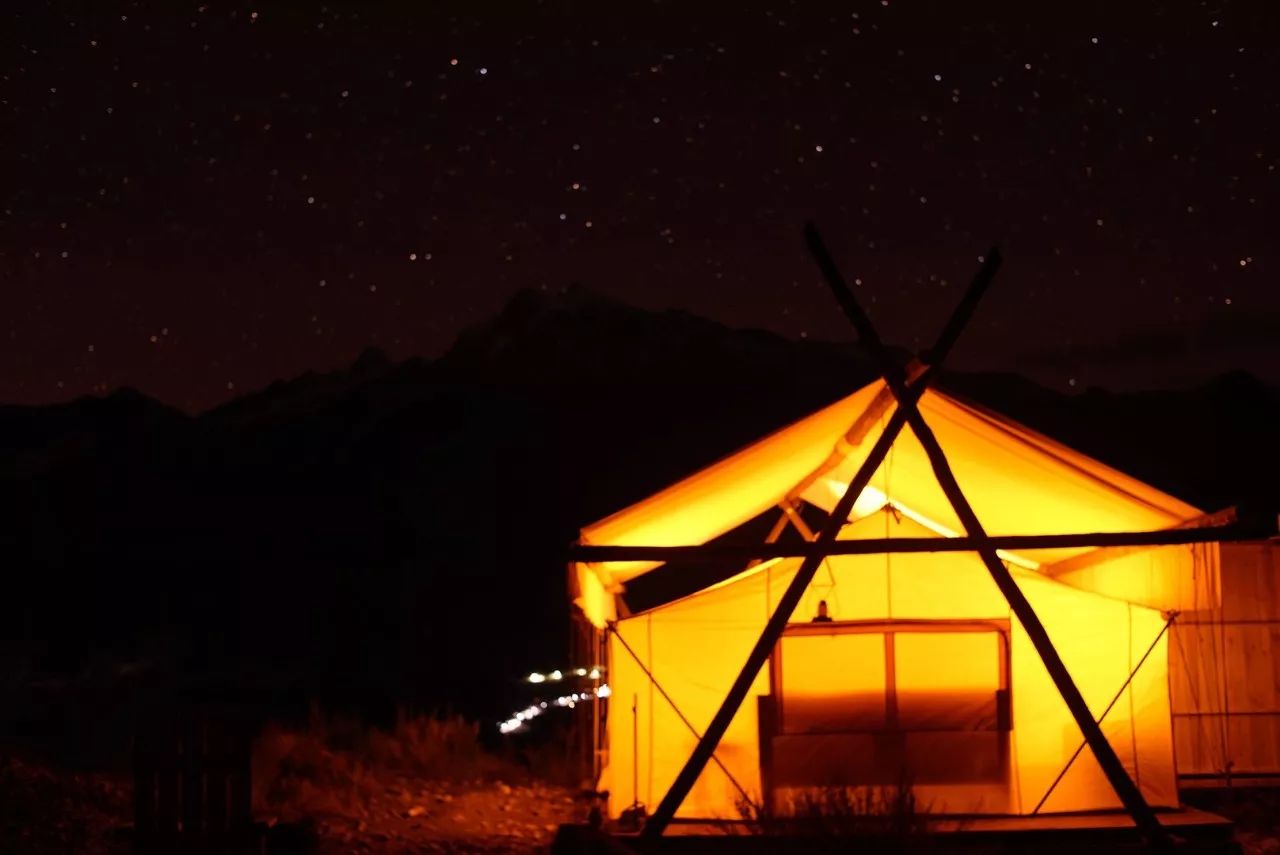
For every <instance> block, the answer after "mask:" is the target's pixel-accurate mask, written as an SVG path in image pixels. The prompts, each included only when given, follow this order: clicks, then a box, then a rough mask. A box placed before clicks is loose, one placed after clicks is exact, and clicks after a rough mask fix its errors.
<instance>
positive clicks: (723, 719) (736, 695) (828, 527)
mask: <svg viewBox="0 0 1280 855" xmlns="http://www.w3.org/2000/svg"><path fill="white" fill-rule="evenodd" d="M927 380H928V375H926V376H925V377H924V378H921V381H920V383H919V384H918V385H917V386H915V387H913V388H912V389H911V390H910V391H909V392H908V393H907V395H908V396H909V398H908V399H909V400H912V401H913V402H914V400H915V399H914V398H913V397H910V396H912V395H919V394H921V393H922V392H923V391H924V388H925V385H926V383H927ZM905 423H906V416H905V412H904V410H903V408H902V406H901V405H899V407H898V409H897V410H895V411H894V414H893V416H892V417H891V418H890V419H889V424H888V425H886V427H885V429H884V432H883V433H881V434H880V438H879V439H878V440H877V441H876V444H875V445H874V446H873V447H872V449H871V453H870V454H869V455H868V456H867V459H866V460H864V461H863V463H862V466H861V467H859V469H858V473H857V474H856V475H855V476H854V478H853V480H852V481H850V482H849V487H848V489H846V490H845V492H844V495H843V496H841V497H840V500H839V501H838V502H836V507H835V510H834V511H833V512H832V514H831V516H830V517H828V518H827V522H826V524H825V525H824V526H823V527H822V530H821V531H820V532H818V537H817V540H816V541H815V543H818V544H826V543H830V542H831V541H834V540H835V537H836V535H837V534H838V533H839V532H840V529H841V528H842V527H843V525H844V521H845V520H847V519H848V518H849V513H850V512H851V511H852V510H853V503H854V502H855V501H857V498H858V496H859V495H860V494H861V493H862V490H863V489H864V488H865V487H866V486H867V483H868V482H870V481H871V476H872V475H874V474H875V471H876V469H878V468H879V467H880V463H881V461H883V460H884V457H885V455H886V454H888V452H889V448H890V447H891V446H892V445H893V441H894V439H896V438H897V436H898V434H899V433H901V431H902V427H903V425H904V424H905ZM823 560H824V556H823V555H822V554H821V553H814V554H813V555H810V556H808V557H806V558H805V559H804V561H803V562H802V563H801V564H800V569H799V570H797V571H796V575H795V576H794V577H793V578H792V580H791V583H790V584H789V585H787V590H786V591H785V592H783V594H782V598H781V599H780V600H779V601H778V606H777V608H775V609H774V610H773V614H772V615H770V616H769V621H768V623H766V624H765V627H764V631H763V632H761V633H760V637H759V638H758V639H756V643H755V646H754V647H752V648H751V653H750V654H748V656H747V661H746V664H744V665H743V666H742V670H741V671H740V672H739V673H738V676H737V678H736V679H735V680H734V681H733V685H732V686H730V687H729V693H728V694H727V695H725V699H724V701H723V702H722V703H721V704H720V708H719V709H718V710H716V714H715V717H713V718H712V719H711V724H709V725H708V726H707V729H706V731H705V732H704V733H703V735H702V739H700V740H698V744H697V745H696V746H694V749H693V753H691V754H690V755H689V759H688V760H686V761H685V764H684V767H683V768H682V769H681V770H680V773H679V774H678V775H676V779H675V781H673V782H672V784H671V788H670V789H669V790H667V793H666V795H664V796H663V797H662V801H661V802H659V803H658V807H657V808H656V809H655V810H654V812H653V816H651V817H649V820H648V822H646V823H645V825H644V830H643V831H642V832H641V835H642V836H643V837H650V838H652V837H660V836H661V835H662V833H663V832H664V831H666V828H667V826H668V825H669V824H670V823H671V820H672V818H673V817H675V814H676V810H678V809H679V807H680V805H681V804H682V803H683V802H684V800H685V798H686V797H687V796H688V795H689V791H690V790H691V789H693V785H694V782H696V781H697V780H698V776H699V775H701V774H702V770H703V769H705V768H706V765H707V761H708V760H710V759H711V755H712V754H714V753H715V750H716V747H717V746H718V745H719V744H720V740H721V739H722V738H724V733H725V731H726V730H728V729H729V723H730V722H732V721H733V717H734V716H735V715H737V713H738V708H739V707H741V706H742V702H743V701H744V700H745V699H746V697H747V692H748V691H750V689H751V684H752V683H754V682H755V679H756V675H757V674H759V673H760V669H761V668H762V667H764V663H765V661H766V660H768V658H769V655H770V654H771V653H772V652H773V647H774V645H775V644H777V643H778V638H779V637H780V636H781V635H782V630H783V629H785V628H786V625H787V621H788V620H790V619H791V615H792V613H793V612H794V611H795V610H796V606H797V605H799V604H800V598H801V597H802V596H803V595H804V592H805V589H806V588H808V587H809V583H810V582H811V581H813V577H814V574H815V573H816V572H817V570H818V566H819V565H820V564H821V563H822V561H823Z"/></svg>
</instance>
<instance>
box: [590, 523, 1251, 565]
mask: <svg viewBox="0 0 1280 855" xmlns="http://www.w3.org/2000/svg"><path fill="white" fill-rule="evenodd" d="M1272 534H1274V533H1273V532H1260V531H1258V530H1257V529H1256V528H1254V527H1252V526H1249V527H1246V526H1240V525H1225V526H1205V527H1203V528H1171V529H1161V530H1159V531H1099V532H1093V533H1088V534H1006V535H991V536H988V537H987V539H986V542H987V543H989V544H990V545H991V546H992V547H993V548H995V549H1003V550H1006V551H1009V552H1020V551H1027V550H1032V549H1081V548H1099V547H1104V546H1176V545H1179V544H1188V543H1220V542H1229V541H1240V540H1257V539H1259V538H1265V537H1268V536H1271V535H1272ZM978 546H979V544H978V541H976V540H974V539H973V538H969V537H886V538H868V539H865V540H837V541H835V542H834V543H825V544H823V543H759V544H720V543H712V544H694V545H680V546H602V545H595V544H589V543H580V544H575V545H573V546H570V547H569V555H568V557H569V559H570V560H571V561H581V562H585V563H604V562H610V561H679V560H686V561H687V560H696V561H749V560H751V559H753V558H760V559H768V558H807V557H809V556H811V555H878V554H885V553H889V554H895V553H902V552H974V551H976V550H977V549H978Z"/></svg>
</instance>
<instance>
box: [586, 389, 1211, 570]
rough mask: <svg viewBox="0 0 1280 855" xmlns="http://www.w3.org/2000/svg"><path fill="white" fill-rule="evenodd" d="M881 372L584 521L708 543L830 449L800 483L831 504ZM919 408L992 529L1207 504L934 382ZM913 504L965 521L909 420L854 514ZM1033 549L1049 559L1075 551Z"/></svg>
mask: <svg viewBox="0 0 1280 855" xmlns="http://www.w3.org/2000/svg"><path fill="white" fill-rule="evenodd" d="M883 386H884V384H883V381H877V382H875V383H872V384H870V385H868V386H865V387H863V388H862V389H859V390H858V391H856V392H854V393H853V394H852V395H849V396H848V397H846V398H843V399H841V400H839V401H836V402H835V403H833V404H831V405H830V406H828V407H825V408H824V409H822V410H819V411H818V412H816V413H814V414H813V415H810V416H808V417H806V418H803V419H801V420H799V421H797V422H795V423H793V424H791V425H789V426H787V427H785V428H782V429H781V430H778V431H776V432H775V433H773V434H771V435H769V436H767V437H764V438H763V439H761V440H759V441H757V442H755V443H753V444H751V445H749V446H747V447H746V448H743V449H741V450H740V451H738V452H736V453H734V454H732V455H730V456H728V457H726V458H723V459H722V460H720V461H718V462H716V463H714V464H712V465H711V466H708V467H707V468H705V469H703V470H701V471H699V472H697V473H695V474H693V475H690V476H689V477H687V478H685V479H683V480H681V481H679V482H677V483H676V484H673V485H672V486H670V487H668V488H667V489H665V490H663V491H661V492H659V493H657V494H655V495H653V496H651V497H649V498H647V499H644V500H642V501H640V502H637V503H636V504H634V505H632V506H631V507H629V508H626V509H624V510H622V511H619V512H618V513H615V514H613V515H612V516H609V517H607V518H606V519H604V520H601V521H600V522H597V523H595V524H593V525H591V526H588V527H587V528H585V529H583V531H582V535H581V542H582V543H586V544H596V545H651V546H670V545H682V544H701V543H705V542H707V541H708V540H711V539H712V538H715V537H717V536H719V535H721V534H723V533H725V532H727V531H729V530H731V529H733V528H735V527H737V526H739V525H741V524H742V523H744V522H746V521H748V520H750V519H752V518H754V517H756V516H758V515H759V514H761V513H763V512H765V511H766V510H768V509H769V508H770V507H773V506H775V505H777V504H778V503H779V502H781V501H782V500H783V499H784V498H785V497H787V496H788V494H789V493H791V492H792V491H793V489H794V488H796V487H797V486H798V485H801V484H802V482H803V481H804V480H805V479H806V478H807V477H808V476H809V475H810V474H811V473H813V472H814V471H815V470H816V469H818V468H819V467H820V466H821V465H822V464H823V463H824V461H827V460H828V459H829V458H830V457H831V455H832V453H833V451H835V452H840V453H842V455H843V462H841V463H840V464H839V465H838V466H836V467H834V468H833V469H831V470H830V471H827V472H825V473H824V474H823V475H822V477H820V478H818V479H817V480H816V481H814V482H813V483H812V484H810V485H809V486H808V487H807V489H805V490H803V492H801V493H800V496H801V497H802V498H804V499H805V500H806V501H808V502H811V503H812V504H814V505H817V506H818V507H820V508H822V509H823V510H827V511H830V510H831V509H832V508H833V507H834V505H835V503H836V501H837V499H838V498H839V495H840V494H841V493H842V492H843V490H844V488H845V486H846V485H847V484H848V482H849V480H850V479H851V478H852V477H853V474H854V473H855V472H856V470H857V468H858V466H859V465H860V464H861V462H862V460H863V459H865V457H866V455H867V453H868V451H870V449H871V446H872V445H873V444H874V443H875V441H876V439H877V438H878V437H879V435H880V432H881V430H882V428H883V425H884V423H885V421H887V418H888V412H886V413H885V414H884V415H883V416H882V417H881V418H880V419H879V420H878V422H877V423H876V424H875V426H874V427H873V428H872V429H871V430H869V431H868V432H867V434H866V435H865V436H864V437H863V438H862V439H861V441H860V442H858V444H857V445H854V446H850V445H849V444H848V443H847V442H845V434H846V432H847V431H848V430H849V428H850V426H851V425H853V423H854V422H855V420H856V419H857V418H858V417H859V416H860V415H861V414H862V413H863V412H864V411H865V410H867V408H868V406H869V405H870V404H871V403H872V401H873V400H874V399H875V398H876V396H877V394H878V393H880V391H881V390H882V388H883ZM920 412H921V413H922V415H923V416H924V418H925V420H926V421H927V422H928V423H929V426H930V427H931V428H932V429H933V431H934V433H935V434H937V437H938V441H939V443H940V444H941V446H942V449H943V451H944V452H945V453H946V454H947V458H948V460H949V461H950V462H951V466H952V469H953V470H954V472H955V476H956V479H957V480H958V481H959V483H960V486H961V488H962V489H963V490H964V491H965V495H966V496H967V497H968V499H969V501H970V503H971V504H972V505H973V508H974V510H975V511H976V513H977V515H978V518H979V519H980V520H982V523H983V525H984V527H985V528H986V529H987V531H988V532H989V533H991V534H1067V533H1072V532H1100V531H1145V530H1156V529H1162V528H1169V527H1171V526H1175V525H1177V524H1179V523H1181V522H1184V521H1186V520H1189V519H1192V518H1194V517H1197V516H1200V515H1201V514H1202V512H1201V511H1200V510H1199V509H1198V508H1195V507H1192V506H1191V505H1188V504H1186V503H1185V502H1181V501H1179V500H1178V499H1175V498H1174V497H1172V496H1169V495H1168V494H1166V493H1163V492H1161V491H1159V490H1156V489H1155V488H1153V487H1150V486H1148V485H1146V484H1143V483H1142V482H1140V481H1138V480H1136V479H1134V478H1131V477H1129V476H1127V475H1125V474H1123V473H1122V472H1119V471H1117V470H1115V469H1112V468H1111V467H1109V466H1106V465H1104V464H1102V463H1100V462H1098V461H1096V460H1093V459H1092V458H1089V457H1087V456H1085V455H1083V454H1080V453H1079V452H1076V451H1074V450H1072V449H1070V448H1067V447H1066V446H1064V445H1062V444H1060V443H1057V442H1054V441H1053V440H1051V439H1049V438H1048V437H1045V436H1043V435H1041V434H1038V433H1036V432H1034V431H1032V430H1030V429H1028V428H1026V427H1024V426H1022V425H1019V424H1017V423H1016V422H1013V421H1012V420H1010V419H1007V418H1005V417H1003V416H1000V415H997V414H995V413H992V412H990V411H987V410H984V409H982V408H979V407H976V406H974V405H972V404H967V403H962V402H961V401H958V400H956V399H955V398H952V397H951V396H949V395H946V394H944V393H942V392H938V391H935V390H933V389H930V390H928V391H926V392H925V394H924V395H923V396H922V398H921V400H920ZM886 498H887V500H888V501H889V502H892V503H893V504H895V505H897V506H899V507H901V508H903V509H909V510H910V511H911V512H913V514H914V516H915V517H916V518H917V519H918V520H923V521H926V522H927V523H928V524H929V527H930V528H932V529H933V530H935V531H938V532H940V533H943V532H948V531H949V532H958V531H960V530H961V528H962V527H961V525H960V523H959V521H958V520H957V519H956V516H955V513H954V512H953V511H952V510H951V507H950V503H949V502H948V501H947V499H946V497H945V496H944V495H943V493H942V490H941V488H940V487H939V486H938V484H937V481H936V479H935V478H934V475H933V470H932V468H931V467H930V465H929V462H928V459H927V457H926V456H925V453H924V449H923V448H922V447H921V446H920V443H919V442H918V440H917V439H916V437H915V436H914V434H912V433H911V431H910V430H909V429H904V431H903V432H902V434H901V435H900V436H899V437H898V439H897V441H896V442H895V443H894V446H893V449H892V450H891V451H890V452H889V455H888V456H887V457H886V459H885V461H884V463H883V464H882V465H881V466H880V468H879V470H877V472H876V474H875V476H874V477H873V478H872V481H871V486H870V488H869V489H868V490H867V491H865V492H864V494H863V497H862V499H860V503H859V505H855V516H859V515H862V514H865V513H867V512H869V511H872V510H876V509H878V508H879V507H880V506H881V505H882V504H883V503H884V501H885V500H886ZM1082 551H1086V550H1081V549H1076V550H1053V551H1052V552H1047V551H1046V552H1042V553H1041V554H1025V555H1024V556H1023V557H1024V558H1025V559H1027V560H1028V561H1031V562H1051V561H1055V560H1059V559H1061V558H1065V557H1068V556H1070V555H1073V554H1078V553H1079V552H1082ZM654 566H656V565H655V564H654V563H651V562H611V563H606V564H600V565H595V570H596V573H597V574H599V576H600V578H601V581H602V582H603V583H604V584H606V585H616V584H618V583H623V582H625V581H626V580H628V579H631V578H634V577H635V576H638V575H640V574H641V573H644V572H646V571H647V570H649V569H651V568H652V567H654Z"/></svg>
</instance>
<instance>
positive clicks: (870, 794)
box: [738, 779, 932, 852]
mask: <svg viewBox="0 0 1280 855" xmlns="http://www.w3.org/2000/svg"><path fill="white" fill-rule="evenodd" d="M738 810H739V813H740V815H741V817H742V819H743V824H744V825H745V826H746V828H747V830H748V831H749V833H752V834H757V835H764V836H767V837H775V838H784V839H789V840H792V841H795V842H796V843H797V845H799V846H800V847H801V848H807V847H810V846H812V845H814V844H821V843H822V842H826V843H828V844H833V845H838V846H839V847H840V848H844V847H853V846H857V847H860V848H865V849H868V850H871V851H877V852H923V851H927V850H929V849H931V848H932V834H931V831H930V828H929V813H930V805H928V804H923V803H921V802H920V800H919V798H918V797H917V796H916V792H915V788H914V787H913V786H912V784H911V782H910V781H909V780H906V779H904V780H902V781H901V782H899V783H898V784H897V785H896V786H884V787H843V786H828V787H808V788H804V789H802V790H798V791H797V792H796V793H794V794H793V795H792V796H791V797H790V798H789V799H787V800H786V801H785V802H784V804H783V805H781V806H780V807H779V808H778V809H777V810H776V811H774V812H771V811H769V810H767V809H765V808H764V807H763V806H761V805H758V804H755V803H753V802H748V801H745V800H742V801H740V802H739V804H738Z"/></svg>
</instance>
